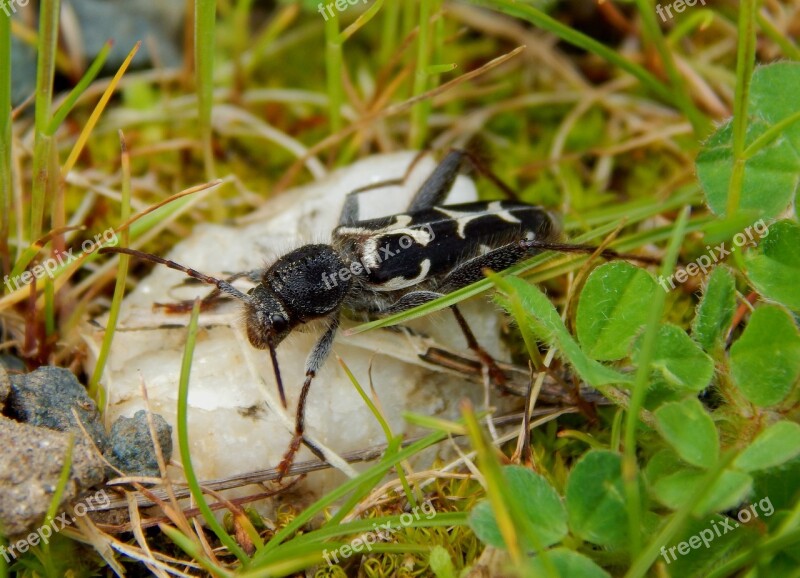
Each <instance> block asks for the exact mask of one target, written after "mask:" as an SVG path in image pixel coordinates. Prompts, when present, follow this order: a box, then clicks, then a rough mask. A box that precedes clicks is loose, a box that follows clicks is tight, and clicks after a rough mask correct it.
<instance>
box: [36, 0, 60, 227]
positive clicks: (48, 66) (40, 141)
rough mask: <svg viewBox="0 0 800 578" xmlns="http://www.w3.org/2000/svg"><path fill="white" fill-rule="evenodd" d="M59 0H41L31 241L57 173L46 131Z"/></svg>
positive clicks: (50, 106) (54, 58)
mask: <svg viewBox="0 0 800 578" xmlns="http://www.w3.org/2000/svg"><path fill="white" fill-rule="evenodd" d="M60 9H61V1H60V0H42V1H41V3H40V5H39V42H38V45H37V49H38V57H37V61H36V102H35V106H36V112H35V120H34V122H35V133H34V134H35V137H34V141H33V188H32V192H31V230H30V237H29V238H30V241H31V242H34V241H36V240H37V239H38V238H39V237H41V236H42V227H43V225H44V208H45V202H46V198H47V197H48V196H49V194H50V192H51V191H52V189H53V188H54V186H55V182H54V179H55V178H56V174H57V173H55V174H54V173H51V172H50V170H49V167H50V158H51V155H53V154H55V150H54V146H53V144H54V143H53V138H52V137H51V136H49V135H48V134H47V128H48V126H49V124H50V117H51V116H52V115H51V108H52V105H53V75H54V74H55V68H56V48H57V47H56V41H57V40H58V15H59V12H60Z"/></svg>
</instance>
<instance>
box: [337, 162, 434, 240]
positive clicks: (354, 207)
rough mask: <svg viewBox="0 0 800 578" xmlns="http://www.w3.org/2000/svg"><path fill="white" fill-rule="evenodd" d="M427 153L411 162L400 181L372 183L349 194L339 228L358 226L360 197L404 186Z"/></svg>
mask: <svg viewBox="0 0 800 578" xmlns="http://www.w3.org/2000/svg"><path fill="white" fill-rule="evenodd" d="M427 152H428V151H421V152H420V153H418V154H417V155H416V156H415V157H414V158H413V159H412V160H411V164H409V165H408V168H407V169H406V172H405V174H404V175H403V176H402V177H400V178H399V179H386V180H385V181H379V182H377V183H372V184H369V185H365V186H363V187H359V188H357V189H356V190H354V191H350V192H349V193H347V196H346V197H345V199H344V206H343V207H342V212H341V214H340V215H339V226H344V227H353V226H355V225H357V224H358V221H359V220H360V216H359V206H358V195H360V194H362V193H365V192H367V191H371V190H373V189H378V188H381V187H388V186H392V185H402V184H403V183H405V182H406V181H407V180H408V177H409V176H410V175H411V173H412V172H413V171H414V167H416V166H417V163H418V162H419V161H420V159H421V158H422V157H423V156H425V155H426V154H427Z"/></svg>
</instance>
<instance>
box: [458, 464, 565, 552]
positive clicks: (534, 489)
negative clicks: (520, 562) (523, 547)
mask: <svg viewBox="0 0 800 578" xmlns="http://www.w3.org/2000/svg"><path fill="white" fill-rule="evenodd" d="M502 471H503V477H504V479H505V481H506V489H507V491H508V492H509V493H512V494H513V495H516V496H520V497H521V498H523V499H521V500H520V503H521V504H523V512H522V514H523V515H524V516H525V517H526V518H527V519H528V520H530V522H531V526H532V528H533V531H535V532H536V537H537V539H538V542H539V544H538V545H539V546H540V547H542V548H547V547H548V546H552V545H553V544H556V543H557V542H560V541H561V540H562V538H564V536H566V535H567V513H566V511H565V509H564V504H562V502H561V498H560V497H559V495H558V492H556V491H555V489H553V487H552V486H551V485H550V484H549V483H548V482H547V480H546V479H544V478H543V477H542V476H540V475H539V474H536V473H534V472H532V471H531V470H529V469H528V468H524V467H522V466H506V467H504V468H503V470H502ZM469 525H470V527H471V528H472V530H473V531H474V532H475V535H476V536H478V538H480V540H481V541H482V542H485V543H486V544H489V545H490V546H494V547H495V548H505V547H506V544H505V542H504V540H503V537H502V535H501V534H500V529H499V528H498V526H497V521H496V520H495V517H494V514H493V513H492V509H491V505H490V504H489V502H488V501H482V502H479V503H478V504H476V506H475V507H474V508H473V509H472V512H471V513H470V516H469ZM534 546H535V545H534V544H529V547H530V548H531V550H533V549H534Z"/></svg>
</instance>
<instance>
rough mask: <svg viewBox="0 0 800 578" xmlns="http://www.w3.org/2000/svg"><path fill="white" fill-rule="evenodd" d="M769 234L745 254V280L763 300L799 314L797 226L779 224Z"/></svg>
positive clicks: (799, 239) (799, 241) (799, 234)
mask: <svg viewBox="0 0 800 578" xmlns="http://www.w3.org/2000/svg"><path fill="white" fill-rule="evenodd" d="M762 224H763V223H762ZM768 231H769V232H768V235H767V237H766V238H764V239H763V240H762V241H761V242H760V243H759V245H758V248H757V249H756V250H754V251H748V252H747V253H745V265H746V267H747V277H748V279H750V281H751V282H752V284H753V286H754V287H755V288H756V289H758V291H759V293H761V294H762V295H764V296H765V297H768V298H770V299H774V300H775V301H779V302H781V303H783V304H784V305H786V306H787V307H790V308H792V309H794V310H795V311H800V291H798V290H797V289H798V287H800V252H798V250H797V248H798V247H800V224H798V223H796V222H794V221H788V220H786V221H778V222H777V223H773V224H772V226H770V227H769V230H768ZM765 232H766V230H765Z"/></svg>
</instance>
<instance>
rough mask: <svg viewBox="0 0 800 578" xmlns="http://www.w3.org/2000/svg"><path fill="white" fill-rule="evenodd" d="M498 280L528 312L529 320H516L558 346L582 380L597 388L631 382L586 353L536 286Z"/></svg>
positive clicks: (511, 279) (539, 336) (514, 280)
mask: <svg viewBox="0 0 800 578" xmlns="http://www.w3.org/2000/svg"><path fill="white" fill-rule="evenodd" d="M495 282H496V283H497V285H498V287H501V288H508V289H509V290H511V291H515V292H516V293H517V295H518V296H519V298H520V301H521V303H522V305H523V307H524V309H525V312H526V314H527V315H526V319H517V323H524V322H527V323H528V326H529V327H530V328H531V331H532V332H533V333H534V334H535V335H536V336H537V337H538V338H539V339H541V340H543V341H544V342H545V343H547V344H548V345H549V346H551V347H555V348H557V349H558V351H559V352H561V353H562V354H563V355H564V356H565V357H566V358H567V359H568V360H569V362H570V363H571V364H572V366H573V367H574V368H575V371H576V372H577V373H578V375H579V376H580V377H581V379H583V380H584V381H586V382H587V383H589V384H590V385H592V386H594V387H601V386H604V385H608V384H620V383H627V384H629V383H631V382H632V377H631V376H629V375H625V374H623V373H620V372H619V371H616V370H615V369H612V368H610V367H606V366H605V365H603V364H601V363H598V362H597V361H595V360H594V359H592V358H590V357H589V356H587V355H586V354H585V353H584V352H583V350H582V349H581V348H580V346H579V345H578V344H577V342H576V341H575V340H574V339H573V337H572V335H570V333H569V331H567V328H566V327H564V323H563V322H562V321H561V317H560V316H559V315H558V312H557V311H556V309H555V307H553V304H552V303H551V302H550V300H549V299H548V298H547V296H546V295H545V294H544V293H542V292H541V290H540V289H539V288H538V287H536V285H532V284H530V283H526V282H525V281H523V280H522V279H517V278H516V277H508V278H505V279H502V280H496V281H495ZM498 302H499V303H500V304H501V305H503V307H505V308H506V309H507V310H508V309H509V308H508V307H506V305H507V303H505V300H504V299H503V298H502V297H501V298H499V299H498Z"/></svg>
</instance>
